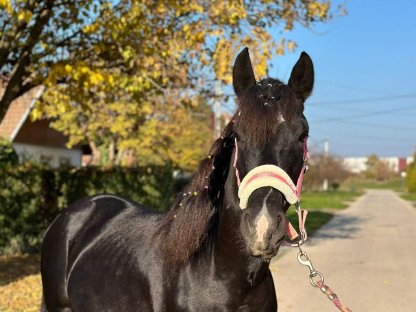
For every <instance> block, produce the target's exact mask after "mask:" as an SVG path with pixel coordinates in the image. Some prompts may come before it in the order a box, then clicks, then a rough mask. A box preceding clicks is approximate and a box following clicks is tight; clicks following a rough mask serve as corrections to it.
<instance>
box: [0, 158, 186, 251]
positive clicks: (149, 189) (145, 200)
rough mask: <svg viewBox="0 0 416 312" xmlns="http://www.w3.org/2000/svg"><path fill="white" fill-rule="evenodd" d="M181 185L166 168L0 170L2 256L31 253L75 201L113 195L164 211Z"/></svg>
mask: <svg viewBox="0 0 416 312" xmlns="http://www.w3.org/2000/svg"><path fill="white" fill-rule="evenodd" d="M178 188H179V186H178V183H177V182H176V181H175V179H174V178H173V175H172V171H171V170H170V169H169V168H164V167H147V168H139V169H129V168H112V169H101V168H80V169H75V168H65V169H63V168H61V169H50V168H46V167H43V166H40V165H27V164H26V165H20V166H1V167H0V253H11V252H35V251H38V250H39V247H40V244H41V240H42V237H43V233H44V231H45V229H46V228H47V226H48V225H49V224H50V223H51V222H52V221H53V219H54V218H55V217H56V216H57V215H58V213H59V212H60V211H62V210H63V209H64V208H65V207H67V206H68V205H69V204H70V203H72V202H74V201H75V200H76V199H78V198H81V197H83V196H86V195H94V194H100V193H111V194H118V195H123V196H125V197H127V198H130V199H132V200H134V201H137V202H139V203H141V204H144V205H147V206H151V207H155V208H157V209H159V210H167V209H168V208H169V207H170V205H171V204H172V202H173V200H174V197H175V192H178V191H179V190H178Z"/></svg>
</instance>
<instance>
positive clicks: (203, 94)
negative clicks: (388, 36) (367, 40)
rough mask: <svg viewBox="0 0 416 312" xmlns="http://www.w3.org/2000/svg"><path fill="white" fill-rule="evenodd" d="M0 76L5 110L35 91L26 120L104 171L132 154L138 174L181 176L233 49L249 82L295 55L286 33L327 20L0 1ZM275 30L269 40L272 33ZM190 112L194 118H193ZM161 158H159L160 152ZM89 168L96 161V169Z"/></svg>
mask: <svg viewBox="0 0 416 312" xmlns="http://www.w3.org/2000/svg"><path fill="white" fill-rule="evenodd" d="M0 9H2V11H3V14H2V15H1V17H0V34H1V40H0V69H1V73H2V75H3V76H5V77H6V78H7V80H8V85H7V88H6V90H5V93H4V94H3V96H2V98H1V99H0V119H1V118H2V116H3V115H4V112H5V110H7V107H8V105H9V103H10V102H11V100H13V99H14V98H16V97H17V96H19V95H20V94H22V93H24V92H25V91H27V90H29V89H30V88H32V87H34V86H36V85H39V84H42V85H44V86H46V90H47V91H46V92H45V94H44V96H43V100H42V101H41V102H40V103H39V104H38V105H37V106H36V108H35V110H34V111H33V112H32V117H33V118H35V119H36V118H49V119H50V120H53V123H52V126H53V127H54V128H56V129H58V130H59V131H61V132H63V133H65V134H67V135H68V136H69V138H70V140H69V142H68V144H69V145H70V146H71V145H75V144H81V143H88V144H89V145H90V147H91V149H92V150H93V154H94V155H95V157H96V158H97V159H98V158H99V154H100V150H102V148H103V147H104V149H105V151H106V154H107V159H108V160H109V161H110V163H122V161H123V155H125V153H127V152H128V153H131V152H133V153H134V154H135V155H136V157H137V161H138V163H139V164H145V163H147V162H160V163H169V164H172V165H173V166H174V167H182V168H190V167H192V166H193V165H194V164H195V162H196V159H198V158H199V157H200V156H201V153H202V150H203V149H204V146H205V145H206V144H207V143H208V142H209V140H210V134H209V132H208V131H209V129H208V122H207V121H208V120H209V118H210V116H209V115H210V112H209V110H208V111H207V110H205V111H204V113H205V115H206V117H205V119H204V118H195V113H198V110H201V108H200V106H201V105H202V106H203V105H205V106H206V103H207V102H208V101H209V100H210V98H211V97H212V95H213V90H214V88H213V84H214V82H215V81H221V82H222V83H223V84H230V83H231V64H232V61H233V57H234V54H235V52H237V51H238V50H240V49H241V48H242V47H243V46H248V47H249V48H250V50H251V51H253V55H254V56H255V57H254V66H255V67H256V68H255V71H256V73H257V74H258V75H259V77H258V78H261V77H263V76H265V75H266V74H267V73H266V63H267V61H268V60H269V59H270V58H271V57H272V55H273V54H278V55H280V54H283V53H285V51H287V50H293V49H295V47H296V43H295V42H293V41H291V40H289V39H288V38H285V35H286V34H287V32H288V31H290V30H292V29H293V27H294V25H295V24H299V25H302V26H303V27H307V28H311V27H313V26H314V25H315V24H316V23H320V22H326V21H328V20H329V19H330V18H331V17H332V15H333V14H334V12H336V11H337V10H338V9H339V8H335V9H333V10H331V7H330V1H329V0H318V1H314V0H290V1H289V0H287V1H284V0H281V1H270V0H247V1H243V0H239V1H235V0H214V1H200V0H183V1H144V0H120V1H114V2H106V1H100V0H94V1H92V0H90V1H77V2H71V1H69V2H68V1H65V0H61V1H59V0H56V1H52V0H42V1H34V0H15V1H10V0H0ZM272 28H277V29H280V30H281V31H282V39H281V40H279V41H278V42H276V41H275V40H274V39H273V38H272V36H271V34H270V29H272ZM199 114H201V113H200V112H199ZM160 151H162V152H160ZM97 161H98V160H97Z"/></svg>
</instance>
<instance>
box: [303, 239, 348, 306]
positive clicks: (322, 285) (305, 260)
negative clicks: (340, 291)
mask: <svg viewBox="0 0 416 312" xmlns="http://www.w3.org/2000/svg"><path fill="white" fill-rule="evenodd" d="M298 248H299V253H298V261H299V263H300V264H301V265H304V266H306V267H308V268H309V281H310V282H311V285H312V286H313V287H315V288H319V289H320V290H321V291H322V293H324V294H325V295H326V296H327V297H328V299H329V300H331V301H332V302H333V303H334V305H335V306H336V307H337V308H338V309H339V310H340V311H342V312H352V310H351V309H349V308H347V307H346V306H345V305H344V304H343V303H342V302H341V300H340V299H339V298H338V296H337V295H336V294H335V293H334V291H333V290H332V289H331V288H329V287H328V286H327V285H326V284H325V283H324V281H325V279H324V276H323V275H322V273H321V272H319V271H317V270H315V268H314V267H313V265H312V262H311V260H309V257H308V255H307V254H306V252H304V251H303V250H302V248H300V245H299V246H298ZM316 277H318V278H319V280H317V281H316V282H315V280H314V278H316Z"/></svg>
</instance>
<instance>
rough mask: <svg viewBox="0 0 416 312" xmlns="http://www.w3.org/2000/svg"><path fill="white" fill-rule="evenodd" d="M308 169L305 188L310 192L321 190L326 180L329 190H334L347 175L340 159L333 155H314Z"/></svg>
mask: <svg viewBox="0 0 416 312" xmlns="http://www.w3.org/2000/svg"><path fill="white" fill-rule="evenodd" d="M308 167H309V170H308V173H307V178H305V188H308V189H312V190H321V189H322V183H323V181H324V179H328V182H329V185H330V186H331V188H332V189H334V190H336V189H337V188H338V187H339V185H340V184H341V183H342V181H344V180H345V179H346V178H347V177H348V175H349V172H348V171H347V170H346V169H345V167H344V164H343V162H342V159H340V158H338V157H335V156H333V155H324V154H319V153H316V154H315V153H314V154H313V155H312V157H311V160H310V161H309V164H308Z"/></svg>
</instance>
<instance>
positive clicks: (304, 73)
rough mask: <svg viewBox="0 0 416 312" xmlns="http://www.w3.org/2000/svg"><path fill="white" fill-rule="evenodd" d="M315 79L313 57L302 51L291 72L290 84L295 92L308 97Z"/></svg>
mask: <svg viewBox="0 0 416 312" xmlns="http://www.w3.org/2000/svg"><path fill="white" fill-rule="evenodd" d="M313 81H314V71H313V63H312V59H311V58H310V57H309V55H308V54H307V53H306V52H302V53H301V55H300V58H299V60H298V61H297V62H296V64H295V66H294V67H293V69H292V73H291V74H290V78H289V83H288V85H289V86H290V87H292V88H293V89H294V90H295V92H296V93H297V94H298V95H299V96H300V97H302V98H303V99H306V98H307V97H308V96H309V95H310V94H311V92H312V89H313Z"/></svg>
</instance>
